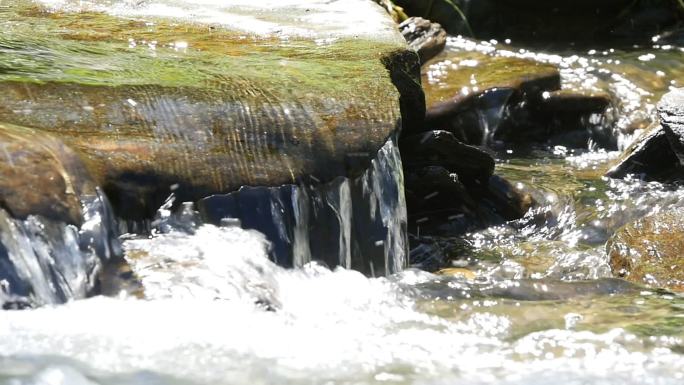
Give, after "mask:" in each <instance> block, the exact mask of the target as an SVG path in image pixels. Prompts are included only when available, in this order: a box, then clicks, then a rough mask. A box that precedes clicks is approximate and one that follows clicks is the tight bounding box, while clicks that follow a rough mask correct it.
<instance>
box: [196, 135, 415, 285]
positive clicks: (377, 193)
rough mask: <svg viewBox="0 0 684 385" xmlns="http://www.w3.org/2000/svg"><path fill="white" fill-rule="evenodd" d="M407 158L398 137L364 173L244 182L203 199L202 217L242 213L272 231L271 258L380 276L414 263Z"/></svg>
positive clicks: (212, 219)
mask: <svg viewBox="0 0 684 385" xmlns="http://www.w3.org/2000/svg"><path fill="white" fill-rule="evenodd" d="M401 170H402V168H401V158H400V156H399V148H398V146H397V145H396V140H395V139H394V138H390V139H389V140H388V141H387V142H386V144H385V145H384V146H383V147H382V148H381V149H380V150H379V151H378V155H377V157H376V158H375V159H373V160H372V161H371V165H370V167H369V168H368V169H367V170H366V171H365V172H364V174H363V175H361V176H360V177H358V178H355V179H351V178H344V177H339V178H336V179H335V180H333V181H331V182H328V183H324V184H303V183H302V184H298V185H283V186H278V187H243V188H241V189H240V190H238V191H236V192H233V193H229V194H225V195H213V196H210V197H208V198H205V199H202V200H201V201H200V202H199V203H198V209H199V212H200V214H201V216H202V219H203V220H205V221H207V222H209V223H213V224H217V225H218V224H221V222H222V221H224V220H225V219H226V218H234V219H238V220H239V221H240V223H241V225H242V227H243V228H246V229H255V230H258V231H260V232H262V233H264V234H265V235H266V237H267V238H268V240H269V241H270V242H271V244H272V250H271V253H270V254H271V258H272V259H273V261H275V262H276V263H278V264H280V265H282V266H285V267H301V266H303V265H304V264H306V263H308V262H310V261H311V260H318V261H322V262H325V263H326V264H328V265H330V266H338V265H339V266H342V267H345V268H348V269H355V270H359V271H361V272H363V273H365V274H367V275H371V276H380V275H385V274H391V273H394V272H397V271H400V270H401V269H402V268H403V267H404V266H406V264H407V236H406V204H405V200H404V191H403V188H402V186H403V174H402V171H401Z"/></svg>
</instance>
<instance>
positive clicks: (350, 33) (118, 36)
mask: <svg viewBox="0 0 684 385" xmlns="http://www.w3.org/2000/svg"><path fill="white" fill-rule="evenodd" d="M0 24H2V29H3V41H4V43H3V47H4V48H3V54H2V57H1V58H0V68H2V71H0V90H1V92H0V121H2V122H7V123H12V124H17V125H22V126H27V127H32V128H35V129H37V130H40V131H45V132H50V133H52V134H54V135H57V136H58V137H59V138H60V139H61V140H62V141H63V142H64V143H65V144H66V145H68V146H69V147H71V148H72V149H73V150H74V151H76V153H78V155H79V156H80V157H81V158H82V159H83V161H84V163H85V166H86V168H87V170H88V171H89V172H90V173H91V174H92V176H93V178H94V180H95V183H96V184H98V185H101V186H103V187H104V189H105V191H106V192H107V195H108V196H109V198H110V199H111V200H112V202H113V204H114V207H115V209H116V210H117V214H118V215H119V216H121V217H125V218H132V219H139V218H149V217H151V216H152V215H153V213H154V211H155V210H156V209H157V208H158V207H159V206H160V204H161V203H162V202H163V200H164V198H165V197H166V196H167V195H168V194H169V192H170V186H174V188H175V192H176V194H177V195H178V197H179V200H180V201H182V200H196V199H199V198H201V197H204V196H207V195H209V194H212V193H225V192H230V191H233V190H236V189H237V188H239V187H240V186H243V185H267V186H274V185H280V184H286V183H296V182H298V181H300V180H301V179H302V178H304V177H307V176H311V177H313V180H316V181H322V182H324V181H329V180H332V179H334V178H335V177H338V176H350V177H354V176H360V175H361V174H362V173H363V172H364V171H365V170H366V169H367V168H368V167H369V165H370V161H371V159H373V158H374V157H375V156H376V154H377V152H378V150H379V149H380V148H381V147H382V146H383V144H384V143H385V142H386V141H387V139H388V138H389V137H390V136H391V135H392V134H393V133H394V132H395V131H396V130H397V129H399V128H400V127H401V126H404V127H407V126H411V125H415V124H418V123H419V122H420V121H421V120H422V117H423V111H424V110H422V108H424V107H423V95H422V90H421V89H420V85H419V82H418V81H417V77H418V68H419V67H418V66H419V62H418V57H417V55H416V54H415V53H414V52H412V51H410V50H408V48H407V45H406V42H405V41H404V39H403V38H402V36H401V34H400V33H399V32H398V31H397V29H396V26H395V25H394V24H393V22H392V20H391V19H390V18H389V17H388V16H387V14H386V13H385V11H384V10H383V9H382V8H381V7H379V6H378V5H377V4H375V3H373V2H371V1H364V0H352V1H347V0H345V1H341V0H335V1H323V0H312V1H301V0H297V1H294V0H287V1H261V2H253V1H244V0H229V1H224V2H220V3H218V2H216V3H215V2H211V3H206V2H202V3H201V4H197V3H193V2H191V1H172V0H167V1H155V2H148V1H140V2H135V3H131V2H126V1H115V2H110V1H93V2H87V3H86V2H80V1H68V0H64V1H62V0H56V1H45V2H38V3H35V2H31V1H25V0H21V1H14V2H12V5H11V6H10V7H9V8H8V9H6V10H3V13H2V17H1V18H0Z"/></svg>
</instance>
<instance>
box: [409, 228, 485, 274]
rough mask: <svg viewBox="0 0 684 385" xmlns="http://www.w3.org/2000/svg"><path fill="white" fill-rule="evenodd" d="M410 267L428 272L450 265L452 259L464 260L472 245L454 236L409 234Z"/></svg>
mask: <svg viewBox="0 0 684 385" xmlns="http://www.w3.org/2000/svg"><path fill="white" fill-rule="evenodd" d="M409 241H410V244H411V251H410V255H411V259H410V263H411V267H414V268H419V269H421V270H426V271H430V272H435V271H438V270H440V269H442V268H444V267H445V266H451V262H452V261H464V260H466V259H467V258H468V254H469V253H470V252H471V251H472V245H470V244H469V243H468V242H467V241H466V240H463V239H460V238H456V237H430V236H423V237H416V236H410V237H409Z"/></svg>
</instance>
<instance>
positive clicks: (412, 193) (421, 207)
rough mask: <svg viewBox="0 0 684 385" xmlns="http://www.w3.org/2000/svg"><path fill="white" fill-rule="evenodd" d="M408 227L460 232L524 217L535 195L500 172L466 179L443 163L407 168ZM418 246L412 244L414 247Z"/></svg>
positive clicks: (413, 231) (445, 233)
mask: <svg viewBox="0 0 684 385" xmlns="http://www.w3.org/2000/svg"><path fill="white" fill-rule="evenodd" d="M404 173H405V176H406V179H405V183H406V206H407V210H408V213H409V217H408V224H409V225H408V229H409V232H410V233H411V234H414V235H416V236H418V237H420V236H424V235H435V236H456V235H460V234H464V233H466V232H469V231H474V230H478V229H482V228H486V227H489V226H493V225H497V224H502V223H504V222H506V221H510V220H514V219H518V218H521V217H522V216H523V215H524V214H525V213H526V212H527V210H528V209H529V208H530V207H531V206H532V204H533V203H534V201H533V199H532V198H531V197H530V196H529V195H527V194H524V193H521V192H520V191H518V190H516V189H515V188H513V186H511V185H510V183H508V182H507V181H505V180H504V179H503V178H501V177H498V176H496V175H494V176H491V177H490V178H488V180H487V181H484V182H477V183H474V184H465V183H462V182H461V181H460V180H459V178H458V176H457V174H454V173H451V172H449V171H448V170H447V169H445V168H443V167H440V166H429V167H425V168H422V169H408V170H405V172H404ZM414 247H415V246H413V247H412V249H413V248H414Z"/></svg>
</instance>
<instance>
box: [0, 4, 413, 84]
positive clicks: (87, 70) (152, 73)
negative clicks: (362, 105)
mask: <svg viewBox="0 0 684 385" xmlns="http://www.w3.org/2000/svg"><path fill="white" fill-rule="evenodd" d="M0 25H1V26H2V28H3V34H2V36H0V47H2V51H3V52H2V55H0V81H20V82H68V83H75V84H84V85H105V86H118V85H141V84H155V85H160V86H165V87H179V86H194V87H197V86H202V87H211V85H212V84H213V83H215V82H216V81H221V80H222V79H226V78H231V79H249V81H250V82H252V83H262V84H266V85H272V88H273V92H275V93H278V92H285V91H286V90H300V89H301V90H304V89H305V90H309V91H310V90H319V91H321V92H325V93H327V94H336V93H339V92H347V93H349V92H352V91H354V90H356V89H357V87H358V86H359V84H358V82H359V81H360V79H362V80H363V81H364V82H368V81H369V80H370V81H373V80H374V79H375V80H376V82H377V84H388V82H386V81H385V80H386V69H385V68H384V66H383V65H382V63H381V62H380V60H379V59H380V58H381V57H383V56H386V55H388V54H391V52H392V51H393V50H397V49H401V48H402V47H400V46H398V45H397V44H394V43H392V42H378V41H372V42H371V41H368V40H364V39H353V38H342V39H338V40H333V41H330V42H320V41H319V42H316V41H314V40H311V39H303V38H289V39H276V38H274V37H263V36H256V35H249V34H241V33H238V32H235V31H226V30H220V29H219V28H215V27H211V26H207V25H197V24H178V23H174V22H172V21H169V20H154V19H148V20H147V21H142V20H131V19H125V18H118V17H113V16H108V15H106V14H102V13H83V12H82V13H68V12H65V13H62V12H54V13H50V12H48V11H47V10H45V9H42V8H39V7H37V6H34V5H31V4H30V3H26V2H19V3H18V4H16V5H14V6H12V7H11V8H9V9H8V10H4V12H3V13H2V14H0ZM177 42H183V43H184V44H187V48H178V47H177V46H176V45H175V44H176V43H177ZM342 78H343V79H345V81H340V79H342ZM386 91H387V92H388V93H391V92H392V90H391V84H388V87H387V90H386Z"/></svg>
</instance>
